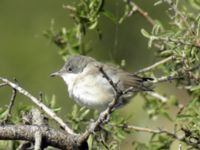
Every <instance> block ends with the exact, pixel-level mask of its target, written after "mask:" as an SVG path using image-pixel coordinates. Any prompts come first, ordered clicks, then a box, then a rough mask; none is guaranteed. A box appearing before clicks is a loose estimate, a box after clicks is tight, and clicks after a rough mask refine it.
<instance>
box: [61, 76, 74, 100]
mask: <svg viewBox="0 0 200 150" xmlns="http://www.w3.org/2000/svg"><path fill="white" fill-rule="evenodd" d="M61 77H62V78H63V80H64V81H65V83H66V84H67V87H68V91H69V95H70V96H72V91H73V87H74V83H75V81H76V79H77V77H78V74H73V73H67V74H63V75H62V76H61Z"/></svg>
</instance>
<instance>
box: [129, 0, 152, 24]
mask: <svg viewBox="0 0 200 150" xmlns="http://www.w3.org/2000/svg"><path fill="white" fill-rule="evenodd" d="M128 2H129V4H130V5H131V6H132V7H133V8H134V9H136V10H137V12H138V13H139V14H140V15H141V16H143V17H144V18H145V19H146V20H147V22H148V23H149V24H150V25H152V26H154V25H155V22H154V20H153V19H152V18H151V17H150V16H149V15H148V13H147V12H146V11H144V10H143V9H142V8H140V7H139V6H138V5H137V4H136V3H134V2H133V1H131V0H129V1H128Z"/></svg>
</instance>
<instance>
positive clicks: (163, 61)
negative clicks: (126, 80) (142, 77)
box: [135, 56, 174, 74]
mask: <svg viewBox="0 0 200 150" xmlns="http://www.w3.org/2000/svg"><path fill="white" fill-rule="evenodd" d="M172 59H174V57H173V56H169V57H167V58H165V59H162V60H160V61H158V62H156V63H154V64H153V65H151V66H148V67H146V68H143V69H141V70H139V71H137V72H136V73H135V74H139V73H144V72H147V71H150V70H153V69H155V68H156V67H158V66H160V65H162V64H165V63H166V62H169V61H170V60H172Z"/></svg>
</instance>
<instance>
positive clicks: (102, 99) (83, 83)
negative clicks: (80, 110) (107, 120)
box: [71, 76, 114, 111]
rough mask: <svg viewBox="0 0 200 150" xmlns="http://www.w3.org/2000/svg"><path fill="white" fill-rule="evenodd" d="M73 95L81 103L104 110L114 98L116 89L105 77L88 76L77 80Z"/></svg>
mask: <svg viewBox="0 0 200 150" xmlns="http://www.w3.org/2000/svg"><path fill="white" fill-rule="evenodd" d="M74 85H75V86H73V89H72V91H71V97H72V98H73V99H74V100H75V101H76V102H77V103H79V104H80V105H83V106H86V107H89V108H93V109H97V110H100V111H101V110H104V109H106V108H107V106H108V104H109V103H110V102H111V101H112V100H113V98H114V91H113V89H112V87H111V85H110V84H109V83H108V81H107V80H106V79H105V78H102V76H98V77H96V78H94V77H91V76H88V77H84V78H83V79H82V80H78V81H76V83H75V84H74Z"/></svg>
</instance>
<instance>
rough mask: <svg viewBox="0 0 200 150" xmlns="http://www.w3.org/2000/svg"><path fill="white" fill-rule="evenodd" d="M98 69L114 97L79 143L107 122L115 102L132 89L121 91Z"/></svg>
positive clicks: (101, 68)
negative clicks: (110, 87)
mask: <svg viewBox="0 0 200 150" xmlns="http://www.w3.org/2000/svg"><path fill="white" fill-rule="evenodd" d="M97 67H98V68H99V71H100V73H102V75H103V77H104V78H105V79H106V80H107V81H108V82H109V83H110V85H111V86H112V88H113V90H114V91H115V96H114V98H113V100H112V102H111V103H110V104H109V105H108V107H107V108H106V109H105V110H104V111H103V112H101V113H100V115H99V117H98V119H97V120H96V121H95V122H94V123H91V124H90V125H89V127H88V128H89V129H86V131H85V132H84V133H83V134H82V135H81V136H80V137H79V140H78V141H79V143H82V142H84V141H86V140H87V138H88V137H89V135H90V134H92V133H94V132H95V130H96V129H97V128H98V127H99V126H100V125H102V124H103V123H105V122H108V119H109V115H110V114H111V113H112V112H113V111H114V110H115V109H114V107H115V105H116V104H117V101H118V100H119V98H120V97H121V96H123V95H124V94H126V93H128V92H129V91H131V90H132V88H128V89H126V90H124V91H121V90H120V89H119V88H118V86H117V83H116V84H115V83H114V82H113V81H112V80H111V78H110V77H109V76H108V75H107V74H106V72H105V71H104V70H103V67H102V66H100V67H99V66H97Z"/></svg>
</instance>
